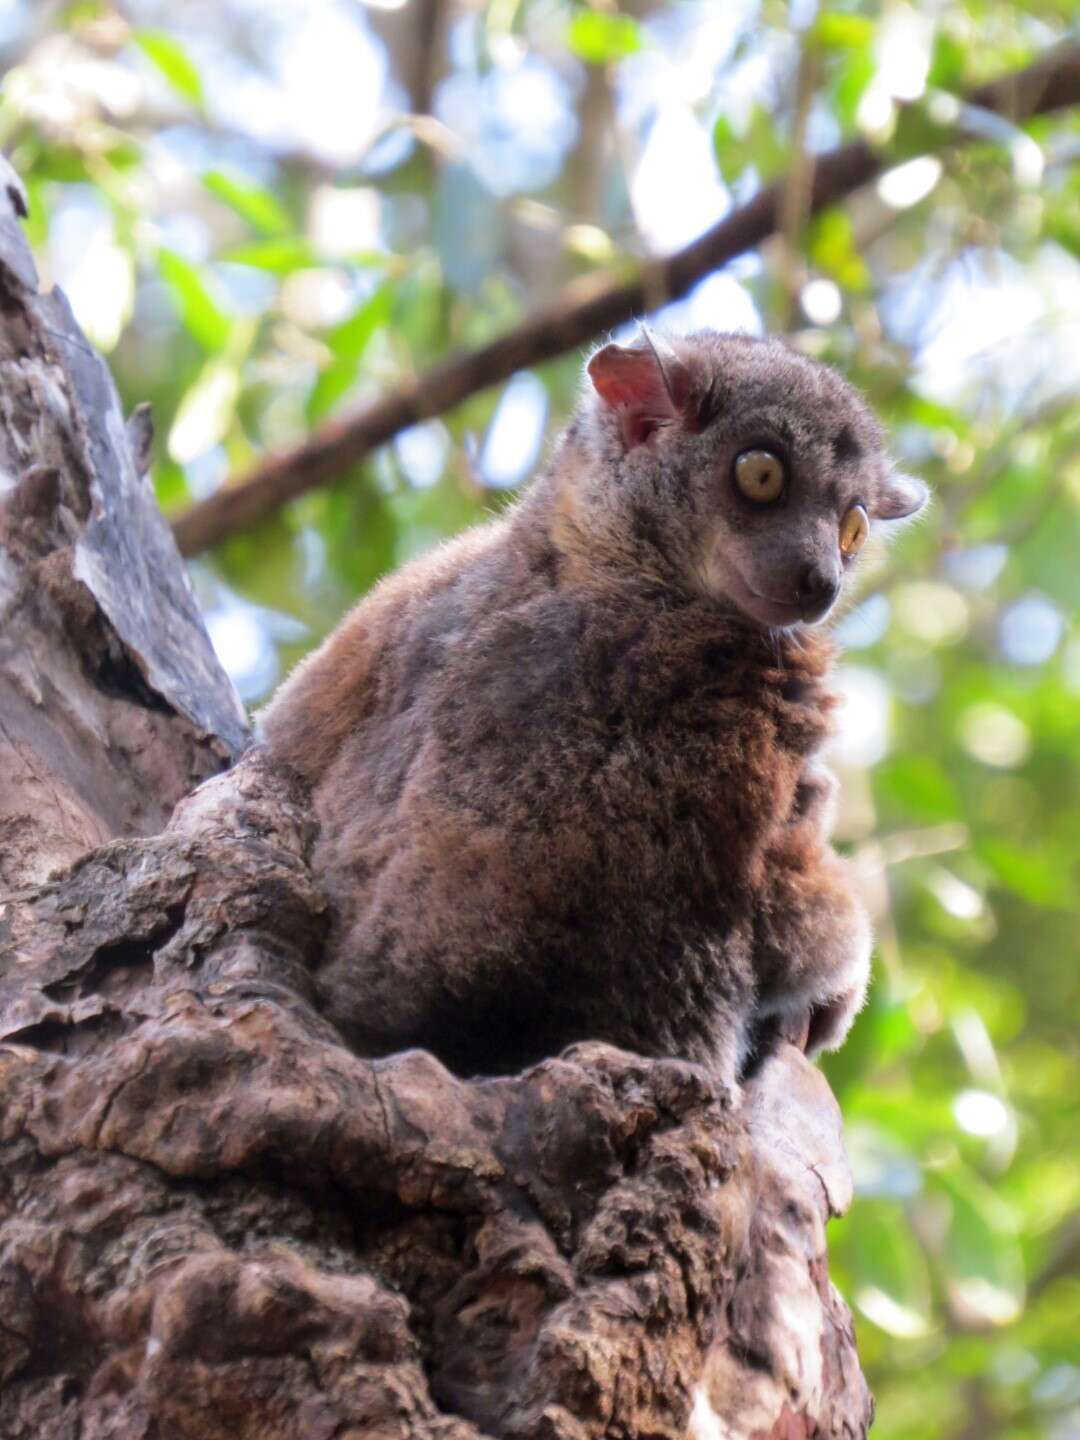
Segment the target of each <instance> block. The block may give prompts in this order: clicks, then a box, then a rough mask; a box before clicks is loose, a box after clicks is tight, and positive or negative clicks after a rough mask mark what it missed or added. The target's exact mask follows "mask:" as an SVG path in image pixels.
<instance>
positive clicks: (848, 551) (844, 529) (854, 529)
mask: <svg viewBox="0 0 1080 1440" xmlns="http://www.w3.org/2000/svg"><path fill="white" fill-rule="evenodd" d="M869 534H870V521H869V519H868V518H867V514H866V511H865V510H864V509H863V507H862V506H861V505H852V507H851V509H850V510H849V511H848V512H847V514H846V515H845V516H844V518H843V519H842V520H841V521H840V554H841V555H843V557H844V559H845V560H850V559H851V557H852V556H853V555H857V554H858V553H859V551H860V550H861V549H862V547H863V546H864V545H865V544H866V537H867V536H868V535H869Z"/></svg>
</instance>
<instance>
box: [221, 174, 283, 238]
mask: <svg viewBox="0 0 1080 1440" xmlns="http://www.w3.org/2000/svg"><path fill="white" fill-rule="evenodd" d="M202 181H203V184H204V185H205V186H206V188H207V190H209V191H210V193H211V195H216V196H217V198H218V199H219V200H221V201H223V202H224V204H226V205H228V207H229V209H230V210H233V211H235V212H236V214H237V215H239V216H240V218H241V219H242V220H246V221H247V222H248V224H249V225H250V226H251V227H252V228H253V229H255V230H258V231H259V232H260V234H262V235H271V236H280V235H287V234H288V233H289V231H290V230H291V229H292V228H293V226H292V221H291V220H290V219H289V216H288V215H287V214H286V213H285V210H284V208H283V207H282V205H281V203H280V201H279V200H278V199H277V196H276V195H274V194H272V193H271V191H269V190H266V189H264V188H263V187H262V186H261V185H252V184H250V183H249V182H247V181H243V180H236V179H234V178H233V177H232V176H231V175H226V174H225V173H224V171H222V170H208V171H207V172H206V173H205V174H204V175H203V177H202Z"/></svg>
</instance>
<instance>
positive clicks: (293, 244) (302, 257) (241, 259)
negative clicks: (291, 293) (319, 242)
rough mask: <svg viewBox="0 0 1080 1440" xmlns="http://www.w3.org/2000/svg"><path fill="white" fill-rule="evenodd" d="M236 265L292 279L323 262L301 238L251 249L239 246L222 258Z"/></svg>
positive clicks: (264, 243) (266, 242)
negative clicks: (300, 271)
mask: <svg viewBox="0 0 1080 1440" xmlns="http://www.w3.org/2000/svg"><path fill="white" fill-rule="evenodd" d="M221 258H222V259H223V260H228V261H229V262H230V263H231V264H233V265H251V266H253V267H254V268H255V269H256V270H269V271H270V272H271V273H272V274H274V275H289V274H291V273H292V272H293V271H294V270H310V269H311V268H312V267H313V266H317V265H318V264H319V263H320V261H319V257H318V255H317V254H316V253H315V250H314V249H313V247H312V245H311V242H310V241H309V240H306V239H304V237H303V236H302V235H294V236H291V237H289V238H288V239H285V238H282V239H280V240H278V239H270V240H259V241H256V242H255V243H254V244H251V245H236V246H234V247H233V248H232V249H231V250H226V251H225V252H224V253H223V255H222V257H221Z"/></svg>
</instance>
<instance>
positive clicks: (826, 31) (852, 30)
mask: <svg viewBox="0 0 1080 1440" xmlns="http://www.w3.org/2000/svg"><path fill="white" fill-rule="evenodd" d="M814 34H815V35H816V36H817V38H818V40H819V41H820V43H821V44H822V45H824V46H825V47H826V48H827V49H830V50H866V49H869V47H870V45H872V44H873V40H874V22H873V21H872V20H868V19H867V18H866V17H865V16H864V15H846V14H842V13H841V12H839V11H835V10H826V11H825V12H824V14H822V15H819V16H818V18H817V20H816V21H815V23H814Z"/></svg>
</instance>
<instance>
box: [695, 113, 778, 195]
mask: <svg viewBox="0 0 1080 1440" xmlns="http://www.w3.org/2000/svg"><path fill="white" fill-rule="evenodd" d="M789 149H790V147H789V145H788V143H787V141H786V139H785V138H784V136H783V135H782V134H781V132H780V130H779V129H778V128H777V124H776V120H775V118H774V117H773V115H772V114H771V112H770V111H769V110H768V109H766V107H765V106H764V105H754V107H753V109H752V110H751V111H750V114H749V117H748V118H747V119H746V123H745V124H742V125H734V124H733V123H732V121H731V120H730V119H729V117H728V116H726V115H720V116H719V117H718V118H717V121H716V124H715V125H714V126H713V150H714V151H715V153H716V161H717V164H718V165H719V166H720V173H721V175H722V176H723V177H724V179H725V180H726V181H728V182H729V183H730V182H731V181H733V180H737V179H738V177H739V176H740V175H741V174H742V172H743V171H744V170H745V169H746V168H747V167H748V166H750V165H753V166H754V168H755V169H756V170H757V172H758V174H759V176H760V177H761V179H762V181H763V182H765V181H768V180H771V179H772V178H773V177H774V176H776V175H778V174H779V173H780V172H781V171H782V170H783V168H784V166H785V165H786V164H787V160H788V154H789Z"/></svg>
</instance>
